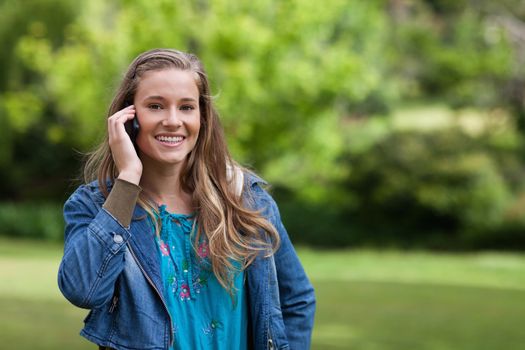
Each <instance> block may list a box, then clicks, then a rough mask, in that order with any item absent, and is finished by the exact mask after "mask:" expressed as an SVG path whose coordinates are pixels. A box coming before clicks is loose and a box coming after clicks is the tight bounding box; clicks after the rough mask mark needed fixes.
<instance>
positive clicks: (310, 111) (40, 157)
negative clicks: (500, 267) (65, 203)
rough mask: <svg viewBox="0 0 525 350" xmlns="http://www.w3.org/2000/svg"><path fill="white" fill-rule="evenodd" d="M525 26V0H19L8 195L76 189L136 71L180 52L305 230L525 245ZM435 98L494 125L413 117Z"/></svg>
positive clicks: (296, 227) (6, 21)
mask: <svg viewBox="0 0 525 350" xmlns="http://www.w3.org/2000/svg"><path fill="white" fill-rule="evenodd" d="M524 20H525V9H524V7H523V6H521V3H520V2H519V1H517V0H504V1H499V2H491V1H475V2H472V1H467V0H461V1H450V0H425V1H423V0H422V1H387V0H382V1H356V0H352V1H344V0H335V1H330V2H328V3H327V4H323V5H322V6H320V5H319V3H318V2H315V1H312V0H287V1H275V0H253V1H249V2H239V1H234V0H206V1H190V0H182V1H176V2H175V1H168V0H154V1H151V0H121V1H116V2H115V1H114V2H107V1H103V0H92V1H83V2H80V3H79V2H74V1H71V0H28V1H25V2H23V4H22V3H21V2H19V1H14V0H3V1H0V48H2V54H1V55H0V75H1V76H2V77H3V79H2V80H1V81H0V123H2V125H3V127H4V128H5V130H4V136H3V137H2V138H0V177H2V179H4V181H3V182H2V184H0V194H1V196H2V198H3V199H4V200H7V199H12V200H28V201H31V200H35V199H44V200H46V199H52V200H63V199H64V197H65V196H67V192H68V191H70V188H68V187H67V186H68V183H70V179H72V178H75V177H76V175H77V174H78V168H79V166H80V164H79V157H77V156H76V155H75V152H76V151H80V152H85V151H88V150H90V149H91V148H92V147H93V146H94V145H95V144H96V143H97V142H99V140H101V137H102V135H103V134H104V130H105V127H106V118H107V116H106V113H107V108H108V104H109V101H110V100H111V98H112V94H113V92H114V89H115V87H116V85H117V84H118V82H119V80H120V77H121V75H122V73H123V71H124V69H125V68H126V67H127V65H128V64H129V63H130V61H131V60H132V59H133V58H134V57H135V56H136V55H137V54H138V53H140V52H143V51H145V50H147V49H151V48H154V47H173V48H178V49H181V50H186V51H191V52H194V53H196V54H197V55H198V56H199V57H201V58H202V60H203V61H204V63H205V66H206V67H207V69H208V73H209V76H210V81H211V82H212V91H213V94H214V95H215V98H216V103H217V105H218V107H219V110H220V112H221V114H222V122H223V125H224V127H225V129H226V134H227V136H228V141H229V146H230V149H231V150H232V153H233V154H234V156H235V158H236V159H238V160H239V161H240V162H241V163H244V164H247V165H250V166H253V167H254V168H256V169H257V170H258V172H260V173H261V174H262V175H263V177H265V178H266V179H267V180H269V181H270V182H271V183H272V184H274V185H275V187H276V192H275V194H276V196H277V197H278V198H279V199H280V203H281V202H282V203H281V207H282V209H283V213H284V215H283V216H284V217H285V221H287V222H288V223H290V227H289V228H290V232H291V233H292V235H293V236H294V237H299V238H298V239H299V240H304V241H308V242H311V243H316V244H326V245H337V244H357V243H363V242H367V241H371V242H381V241H383V240H385V244H391V243H392V244H394V243H393V242H394V241H395V240H397V237H400V240H401V242H402V243H401V244H403V245H405V244H408V245H410V244H417V245H428V246H443V245H450V246H453V245H456V244H465V245H472V246H476V245H477V244H481V243H479V242H482V241H483V242H492V243H490V244H496V242H503V241H505V242H522V240H521V238H520V237H521V235H520V234H519V232H520V230H521V228H523V227H525V220H523V219H521V216H522V215H521V214H520V213H521V212H520V210H521V209H522V208H523V207H524V206H523V205H522V204H520V203H522V201H521V200H520V198H522V193H523V191H524V188H525V183H524V182H523V180H522V178H521V176H520V172H521V171H522V162H523V157H522V156H521V155H520V151H521V150H522V143H523V137H524V136H523V135H524V134H525V133H523V131H524V130H525V98H524V96H525V80H524V79H523V78H522V77H523V73H524V68H523V67H525V65H524V63H525V62H524V61H523V55H522V54H521V53H522V52H523V49H524V45H523V40H522V39H521V37H522V36H521V34H520V33H521V30H520V29H519V28H521V27H520V24H522V22H523V21H524ZM428 101H439V102H440V103H441V104H444V105H445V107H444V109H445V110H446V111H447V112H446V113H449V111H450V108H454V109H456V110H457V111H464V110H465V109H468V108H470V109H472V108H475V110H476V111H483V112H479V113H478V112H476V113H478V114H479V115H481V118H482V119H483V122H481V123H480V122H479V120H480V118H478V117H474V118H471V119H473V120H474V122H470V121H469V120H468V119H469V118H463V119H462V121H459V122H458V121H456V120H455V119H456V118H454V117H450V116H447V117H446V118H442V114H443V113H441V114H439V113H438V114H439V115H438V114H435V113H434V112H433V111H430V110H429V109H428V108H427V109H426V110H425V111H424V113H423V114H417V115H415V116H414V118H412V119H410V118H399V111H400V110H404V109H405V106H406V105H407V104H417V105H421V104H425V103H428ZM485 111H488V112H486V113H485ZM446 113H445V114H446ZM458 113H459V112H458ZM400 121H401V124H403V123H405V126H403V125H401V124H399V122H400ZM425 123H426V124H425ZM462 123H463V124H465V125H463V124H462ZM487 123H488V124H490V125H488V124H487ZM423 124H424V125H423ZM460 124H462V125H460ZM406 125H409V126H410V125H411V126H413V128H411V129H410V128H409V129H406V128H405V127H406ZM443 125H446V128H443V127H442V126H443ZM479 125H484V126H483V128H482V129H483V131H482V134H480V132H479V131H477V130H478V129H479ZM487 125H488V126H487ZM491 125H493V126H495V127H494V130H493V132H487V130H488V131H491ZM497 125H504V127H503V128H500V127H497ZM436 127H437V128H438V129H439V131H438V132H437V133H433V132H434V131H435V130H436ZM403 128H405V129H403ZM28 140H30V141H31V142H28ZM72 150H74V151H72ZM401 209H403V210H401ZM314 218H315V220H314ZM318 222H324V223H325V224H321V225H319V224H318ZM326 223H328V224H326ZM326 227H330V230H327V229H326ZM368 230H372V231H374V233H373V235H368V234H366V232H367V231H368ZM421 231H425V232H430V233H429V234H428V235H427V234H425V236H423V237H421V236H420V235H419V234H418V237H417V238H416V237H415V235H416V233H417V232H421ZM502 232H507V233H505V234H502ZM510 232H512V234H511V233H510ZM438 236H439V238H435V239H436V241H434V238H431V237H438ZM511 236H512V237H514V238H512V239H510V238H508V237H511ZM429 237H430V238H429ZM451 237H454V239H452V240H451V239H450V238H451ZM505 237H507V238H505ZM516 237H518V238H516ZM413 239H414V240H415V241H414V242H412V240H413ZM427 239H428V243H425V242H427ZM409 241H410V242H412V243H410V242H409ZM446 242H449V243H450V244H449V243H446ZM452 242H453V243H452ZM466 242H470V243H466ZM476 242H478V243H476ZM484 244H485V243H484ZM520 244H521V243H520ZM509 245H512V244H510V243H505V244H503V246H505V247H507V246H509ZM520 246H521V245H520Z"/></svg>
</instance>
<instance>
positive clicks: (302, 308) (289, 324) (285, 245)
mask: <svg viewBox="0 0 525 350" xmlns="http://www.w3.org/2000/svg"><path fill="white" fill-rule="evenodd" d="M268 197H269V208H268V209H269V212H270V213H269V214H270V217H269V219H270V220H271V222H272V224H273V225H274V226H275V228H276V229H277V231H278V233H279V236H280V237H281V245H280V247H279V249H278V250H277V252H276V253H275V256H274V260H275V268H276V271H277V279H278V283H279V297H280V300H281V310H282V314H283V320H284V324H285V327H286V336H287V338H288V341H289V343H290V349H309V348H310V341H311V336H312V330H313V325H314V315H315V294H314V289H313V287H312V284H311V283H310V281H309V280H308V277H307V276H306V273H305V271H304V268H303V266H302V264H301V262H300V261H299V257H298V256H297V253H296V252H295V249H294V247H293V245H292V242H291V241H290V237H289V236H288V233H287V232H286V229H285V227H284V225H283V223H282V221H281V215H280V213H279V209H278V207H277V204H276V203H275V201H274V200H273V198H271V197H270V196H269V195H268Z"/></svg>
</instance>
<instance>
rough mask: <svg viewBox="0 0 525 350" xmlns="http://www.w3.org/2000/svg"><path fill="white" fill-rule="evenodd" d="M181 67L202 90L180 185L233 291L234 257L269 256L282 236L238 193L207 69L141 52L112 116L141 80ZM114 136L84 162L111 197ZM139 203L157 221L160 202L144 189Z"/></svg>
mask: <svg viewBox="0 0 525 350" xmlns="http://www.w3.org/2000/svg"><path fill="white" fill-rule="evenodd" d="M170 68H175V69H180V70H184V71H190V72H193V73H194V75H195V81H196V84H197V87H198V89H199V108H200V112H201V127H200V131H199V137H198V139H197V143H196V145H195V147H194V149H193V150H192V151H191V153H190V154H189V155H188V159H187V163H186V164H187V165H186V167H185V169H184V170H183V171H182V173H181V175H180V176H181V178H180V182H181V186H182V189H183V190H184V191H185V192H187V193H192V200H193V205H194V207H195V208H196V209H197V211H196V212H197V214H196V223H197V227H198V229H197V232H196V233H195V241H194V242H195V244H196V242H198V240H199V237H200V235H205V236H206V238H207V239H208V246H209V256H210V259H211V262H212V267H213V272H214V274H215V276H216V277H217V279H218V281H219V283H220V284H221V285H222V286H223V287H224V288H225V289H226V290H227V291H228V292H229V293H230V294H232V293H233V288H234V287H233V277H234V276H233V275H234V274H232V273H231V272H232V271H233V270H234V267H233V264H232V260H234V261H237V262H241V263H242V266H243V268H246V267H247V266H249V265H250V264H251V263H252V262H253V261H254V259H255V258H256V256H257V255H259V254H261V253H262V254H266V255H270V254H272V253H273V252H275V250H276V249H277V247H278V245H279V235H278V233H277V231H276V229H275V227H273V225H272V224H271V223H270V222H269V221H268V220H267V219H265V218H264V217H263V216H262V215H261V213H259V212H257V211H254V210H251V209H249V208H246V207H245V206H244V205H243V202H242V198H241V196H239V195H238V194H236V193H235V190H234V189H233V187H234V186H232V184H231V179H230V177H231V176H228V169H230V170H231V169H235V168H236V169H239V168H240V167H239V165H238V164H236V163H235V162H234V160H233V159H232V158H231V156H230V153H229V151H228V148H227V145H226V141H225V138H224V133H223V129H222V126H221V125H220V121H219V115H218V113H217V111H216V109H215V107H214V105H213V103H212V97H211V95H210V88H209V83H208V78H207V75H206V73H205V71H204V67H203V66H202V63H201V62H200V61H199V59H198V58H197V57H196V56H195V55H193V54H188V53H184V52H181V51H177V50H172V49H154V50H150V51H147V52H144V53H142V54H141V55H139V56H138V57H137V58H135V60H134V61H133V62H132V63H131V65H130V66H129V68H128V70H127V72H126V74H125V76H124V78H123V80H122V82H121V84H120V86H119V88H118V89H117V91H116V94H115V96H114V98H113V100H112V102H111V105H110V107H109V110H108V118H109V117H110V116H111V115H113V114H114V113H116V112H117V111H119V110H121V109H122V108H124V107H125V106H126V105H128V104H132V103H133V99H134V96H135V93H136V91H137V87H138V84H139V83H140V78H141V76H143V74H144V73H145V72H148V71H152V70H156V71H158V70H164V69H170ZM108 141H109V136H108V135H107V134H106V137H105V140H104V141H103V142H102V143H101V144H100V145H99V146H98V147H97V148H96V149H95V150H94V151H93V152H91V153H90V154H88V157H87V160H86V163H85V166H84V181H85V182H86V183H89V182H91V181H93V180H95V179H97V180H98V183H99V186H100V188H101V190H102V193H103V194H104V195H105V196H106V197H107V195H108V187H107V184H106V181H107V180H109V181H110V182H111V183H113V181H114V180H115V178H116V177H117V176H118V169H117V168H116V165H115V162H114V161H113V157H112V155H111V149H110V147H109V142H108ZM138 204H139V205H140V206H142V207H143V208H144V209H145V210H146V212H147V213H148V214H149V216H150V218H151V219H152V220H153V222H156V231H157V234H158V232H159V229H160V222H159V221H158V220H156V217H157V216H156V215H155V214H156V213H158V208H157V205H156V204H155V203H154V202H153V201H152V200H151V199H149V198H148V197H147V196H146V194H145V193H144V192H143V193H141V195H140V197H139V200H138Z"/></svg>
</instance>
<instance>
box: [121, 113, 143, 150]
mask: <svg viewBox="0 0 525 350" xmlns="http://www.w3.org/2000/svg"><path fill="white" fill-rule="evenodd" d="M127 106H129V104H126V107H127ZM124 128H125V129H126V132H127V133H128V135H129V138H130V139H131V141H132V142H133V145H134V146H135V148H137V143H136V142H137V135H138V133H139V130H140V125H139V120H138V118H137V114H136V113H135V118H133V119H132V120H128V121H127V122H125V123H124Z"/></svg>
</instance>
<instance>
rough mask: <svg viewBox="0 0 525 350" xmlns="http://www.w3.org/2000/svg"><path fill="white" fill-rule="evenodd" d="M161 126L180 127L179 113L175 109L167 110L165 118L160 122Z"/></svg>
mask: <svg viewBox="0 0 525 350" xmlns="http://www.w3.org/2000/svg"><path fill="white" fill-rule="evenodd" d="M162 125H163V126H175V127H180V126H182V120H181V119H180V115H179V111H178V110H177V109H175V108H173V109H169V110H168V113H167V114H166V117H165V118H164V120H163V121H162Z"/></svg>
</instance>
